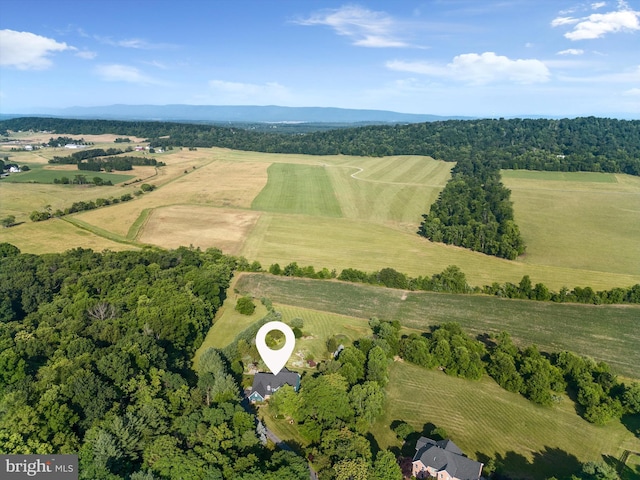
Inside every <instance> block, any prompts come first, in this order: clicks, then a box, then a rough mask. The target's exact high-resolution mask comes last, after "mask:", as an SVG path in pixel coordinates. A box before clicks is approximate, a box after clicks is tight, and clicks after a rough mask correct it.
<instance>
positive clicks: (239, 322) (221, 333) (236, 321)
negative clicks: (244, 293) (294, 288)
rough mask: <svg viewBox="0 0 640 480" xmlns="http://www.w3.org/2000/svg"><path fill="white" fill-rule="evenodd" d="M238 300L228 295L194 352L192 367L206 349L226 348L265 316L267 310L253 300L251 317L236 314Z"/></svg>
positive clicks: (257, 301) (258, 301) (237, 296)
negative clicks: (253, 307)
mask: <svg viewBox="0 0 640 480" xmlns="http://www.w3.org/2000/svg"><path fill="white" fill-rule="evenodd" d="M231 288H233V286H232V287H231ZM231 288H230V289H229V290H231ZM238 298H240V296H239V295H230V296H228V297H227V298H226V299H225V301H224V303H223V305H222V307H221V308H220V309H219V310H218V312H217V314H216V318H215V320H214V323H213V326H212V327H211V328H210V329H209V332H208V333H207V336H206V337H205V339H204V341H203V342H202V345H201V346H200V348H198V350H197V351H196V354H195V356H194V365H196V366H197V364H198V358H200V355H202V352H204V351H205V350H206V349H207V348H210V347H213V348H224V347H226V346H227V345H229V344H230V343H231V342H232V341H233V339H234V338H236V336H237V335H238V334H239V333H240V332H242V331H243V330H245V329H246V328H247V327H249V326H250V325H251V324H252V323H254V322H257V321H258V320H260V319H261V318H263V317H264V316H266V315H267V309H266V308H265V306H264V305H262V303H260V300H254V302H253V303H254V304H255V305H256V309H255V311H254V312H253V314H252V315H243V314H241V313H238V312H237V311H236V309H235V308H236V302H237V301H238Z"/></svg>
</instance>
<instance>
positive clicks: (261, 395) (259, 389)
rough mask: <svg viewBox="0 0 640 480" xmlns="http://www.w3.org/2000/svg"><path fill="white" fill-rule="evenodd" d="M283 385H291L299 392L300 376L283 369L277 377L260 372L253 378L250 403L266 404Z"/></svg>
mask: <svg viewBox="0 0 640 480" xmlns="http://www.w3.org/2000/svg"><path fill="white" fill-rule="evenodd" d="M283 385H291V386H292V387H293V389H294V390H295V391H296V392H297V391H298V390H299V389H300V375H299V374H298V373H296V372H292V371H290V370H287V369H286V368H283V369H282V370H280V372H278V374H277V375H274V374H273V373H267V372H258V373H256V374H255V376H254V377H253V385H252V386H251V394H250V395H249V401H251V402H264V401H265V400H267V399H268V398H269V397H270V396H271V395H273V394H274V393H275V392H276V391H277V390H278V389H279V388H280V387H282V386H283Z"/></svg>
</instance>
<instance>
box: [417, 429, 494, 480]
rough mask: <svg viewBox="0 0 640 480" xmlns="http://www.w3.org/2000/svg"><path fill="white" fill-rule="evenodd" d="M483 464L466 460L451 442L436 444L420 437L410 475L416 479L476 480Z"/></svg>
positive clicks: (480, 473)
mask: <svg viewBox="0 0 640 480" xmlns="http://www.w3.org/2000/svg"><path fill="white" fill-rule="evenodd" d="M482 467H483V464H482V463H480V462H476V461H475V460H471V459H470V458H467V457H466V456H465V455H464V453H462V450H460V448H458V446H457V445H456V444H455V443H453V441H451V440H440V441H438V442H436V441H435V440H431V439H430V438H427V437H420V439H419V440H418V441H417V442H416V454H415V455H414V456H413V470H412V474H413V475H414V476H415V477H416V478H428V477H434V478H437V479H438V480H478V479H479V478H480V476H481V475H482Z"/></svg>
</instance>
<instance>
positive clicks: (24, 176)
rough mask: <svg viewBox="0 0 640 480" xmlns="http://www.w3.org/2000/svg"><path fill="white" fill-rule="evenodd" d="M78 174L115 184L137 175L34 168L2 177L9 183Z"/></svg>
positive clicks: (51, 180) (51, 179)
mask: <svg viewBox="0 0 640 480" xmlns="http://www.w3.org/2000/svg"><path fill="white" fill-rule="evenodd" d="M76 175H84V176H85V178H86V179H87V180H88V181H92V180H93V179H94V178H95V177H100V178H101V179H102V180H104V181H105V182H106V181H109V180H110V181H111V183H113V184H114V185H116V184H118V183H121V182H126V181H127V180H130V179H132V178H135V175H127V174H118V173H99V172H88V171H83V170H77V169H74V170H48V169H44V168H34V169H32V170H29V171H28V172H21V173H12V174H11V175H10V176H9V177H8V178H4V179H2V182H7V183H53V181H54V180H55V179H56V178H58V179H60V178H62V177H67V178H68V179H69V180H73V179H74V177H75V176H76ZM66 187H67V188H73V187H74V186H73V185H71V186H69V185H67V186H66Z"/></svg>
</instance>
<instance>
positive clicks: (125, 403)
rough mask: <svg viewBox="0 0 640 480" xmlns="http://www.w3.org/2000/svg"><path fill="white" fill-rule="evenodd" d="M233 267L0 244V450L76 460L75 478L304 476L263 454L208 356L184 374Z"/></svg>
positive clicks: (280, 455)
mask: <svg viewBox="0 0 640 480" xmlns="http://www.w3.org/2000/svg"><path fill="white" fill-rule="evenodd" d="M236 266H237V259H235V258H233V257H228V256H224V255H222V254H221V252H220V251H218V250H215V249H209V250H207V251H205V252H201V251H197V250H193V249H187V248H179V249H177V250H175V251H162V250H156V249H146V250H142V251H138V252H132V251H128V252H118V253H114V252H105V253H102V254H100V253H95V252H93V251H91V250H83V249H80V248H78V249H74V250H70V251H69V252H67V253H64V254H48V255H41V256H36V255H27V254H20V253H19V251H18V249H17V248H15V247H13V246H11V245H9V244H3V245H2V246H1V248H0V445H1V450H2V452H3V453H15V454H32V453H33V454H35V453H38V454H46V453H79V466H80V478H82V479H87V480H88V479H92V480H95V479H109V480H117V479H124V478H127V479H133V480H153V479H175V478H183V479H194V480H195V479H230V480H231V479H233V480H235V479H254V478H265V479H272V480H276V479H278V480H279V479H291V480H293V479H303V478H309V470H308V467H307V462H306V461H305V460H304V459H303V458H301V457H299V456H297V455H295V454H294V453H292V452H286V451H272V450H269V449H267V448H265V446H264V443H266V439H261V436H260V434H259V432H258V431H257V429H256V421H255V416H254V415H253V414H252V413H249V412H247V411H246V410H245V409H244V408H243V407H242V406H241V405H240V399H241V390H240V387H239V384H238V382H237V379H236V377H235V376H233V375H232V374H231V373H230V372H231V370H230V369H229V368H228V365H227V364H226V363H225V362H224V361H222V360H221V357H219V356H216V354H215V353H213V354H209V355H208V356H207V357H208V360H207V361H205V362H204V363H202V364H201V365H200V369H199V370H198V371H197V372H194V371H193V370H192V369H191V363H192V359H193V355H194V353H195V350H196V348H197V347H198V346H199V345H200V344H201V343H202V340H203V338H204V336H205V334H206V333H207V331H208V329H209V328H210V326H211V323H212V319H213V316H214V314H215V312H216V310H217V309H218V308H219V307H220V305H221V302H222V301H223V300H224V297H225V292H226V289H227V287H228V285H229V281H230V278H231V275H232V272H233V271H234V269H235V268H236ZM216 358H218V360H219V361H216Z"/></svg>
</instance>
